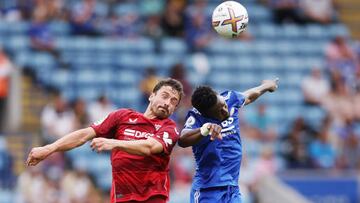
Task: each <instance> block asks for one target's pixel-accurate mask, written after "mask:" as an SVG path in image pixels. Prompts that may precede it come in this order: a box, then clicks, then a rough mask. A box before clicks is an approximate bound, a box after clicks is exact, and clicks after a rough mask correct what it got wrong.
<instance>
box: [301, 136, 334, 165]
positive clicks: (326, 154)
mask: <svg viewBox="0 0 360 203" xmlns="http://www.w3.org/2000/svg"><path fill="white" fill-rule="evenodd" d="M327 132H328V131H327V130H326V129H321V130H320V132H319V133H318V134H317V138H316V139H315V140H313V141H312V142H311V143H310V145H309V149H308V150H309V155H310V158H311V162H312V165H313V166H314V167H315V168H325V169H328V168H333V167H335V163H336V159H337V154H336V151H335V147H334V146H333V145H331V143H330V141H329V134H328V133H327Z"/></svg>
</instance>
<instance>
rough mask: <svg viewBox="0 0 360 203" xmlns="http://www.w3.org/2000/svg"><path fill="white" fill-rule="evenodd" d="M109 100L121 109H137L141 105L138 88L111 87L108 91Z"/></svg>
mask: <svg viewBox="0 0 360 203" xmlns="http://www.w3.org/2000/svg"><path fill="white" fill-rule="evenodd" d="M109 99H110V100H112V101H115V103H116V104H117V105H118V106H121V107H122V108H133V109H138V108H139V107H140V103H141V101H142V100H141V99H142V98H141V94H140V91H139V88H138V86H132V87H126V86H125V87H121V86H117V87H112V88H111V89H110V91H109Z"/></svg>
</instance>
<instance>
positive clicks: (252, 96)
mask: <svg viewBox="0 0 360 203" xmlns="http://www.w3.org/2000/svg"><path fill="white" fill-rule="evenodd" d="M278 81H279V78H276V79H273V80H263V81H262V83H261V85H259V86H257V87H254V88H251V89H248V90H246V91H245V92H243V94H244V96H245V98H246V99H245V105H247V104H250V103H252V102H254V101H255V100H256V99H257V98H259V97H260V96H261V95H262V94H264V93H265V92H274V91H275V90H276V89H277V88H278V84H277V83H278Z"/></svg>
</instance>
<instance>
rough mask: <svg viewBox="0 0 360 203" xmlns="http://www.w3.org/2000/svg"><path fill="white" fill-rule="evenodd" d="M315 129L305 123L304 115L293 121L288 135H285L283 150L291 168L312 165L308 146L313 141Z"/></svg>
mask: <svg viewBox="0 0 360 203" xmlns="http://www.w3.org/2000/svg"><path fill="white" fill-rule="evenodd" d="M314 136H315V131H314V130H313V129H312V128H311V127H310V126H309V125H308V124H306V123H305V121H304V119H303V118H302V117H299V118H297V119H296V120H295V121H294V122H293V126H292V128H291V129H290V131H289V133H288V135H286V136H285V137H284V140H283V144H282V152H283V154H284V158H285V160H286V161H287V166H288V168H290V169H294V168H308V167H310V166H311V165H310V160H309V155H308V153H307V147H308V145H309V144H310V143H311V141H312V139H313V137H314Z"/></svg>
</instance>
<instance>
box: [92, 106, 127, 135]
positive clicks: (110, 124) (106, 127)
mask: <svg viewBox="0 0 360 203" xmlns="http://www.w3.org/2000/svg"><path fill="white" fill-rule="evenodd" d="M123 114H124V110H121V109H120V110H117V111H114V112H112V113H110V114H109V115H108V116H107V117H106V118H104V119H102V120H99V121H96V122H95V123H93V124H92V125H90V127H92V128H93V129H94V130H95V132H96V137H105V138H113V137H114V136H115V133H116V129H117V127H118V125H119V121H120V118H121V117H122V116H123Z"/></svg>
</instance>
